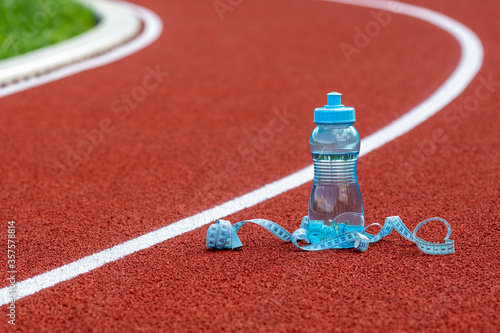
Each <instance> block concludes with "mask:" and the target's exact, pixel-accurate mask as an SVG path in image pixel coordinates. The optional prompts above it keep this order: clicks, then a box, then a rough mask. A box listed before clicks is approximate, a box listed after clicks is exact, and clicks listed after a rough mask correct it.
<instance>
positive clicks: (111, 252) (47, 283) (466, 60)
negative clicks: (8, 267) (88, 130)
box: [0, 0, 483, 305]
mask: <svg viewBox="0 0 500 333" xmlns="http://www.w3.org/2000/svg"><path fill="white" fill-rule="evenodd" d="M326 1H334V2H342V3H347V4H356V5H360V6H364V7H371V8H379V9H387V8H388V7H387V6H388V5H389V4H393V5H394V4H396V5H397V8H398V12H399V13H401V14H404V15H407V16H411V17H415V18H419V19H421V20H424V21H426V22H429V23H432V24H434V25H437V26H438V27H440V28H442V29H444V30H446V31H448V32H449V33H450V34H451V35H452V36H453V37H455V38H456V39H457V40H458V41H459V43H460V47H461V50H462V57H461V59H460V63H459V65H458V66H457V68H456V69H455V71H454V72H453V74H452V75H451V76H450V77H449V78H448V79H447V80H446V81H445V82H444V83H443V84H442V85H441V87H439V89H438V90H437V91H436V92H435V93H434V94H432V95H431V96H430V97H429V98H428V99H426V100H425V101H423V102H422V103H421V104H420V105H418V106H417V107H415V108H413V109H412V110H410V111H409V112H408V113H406V114H405V115H403V116H402V117H400V118H398V119H397V120H395V121H394V122H392V123H391V124H389V125H388V126H386V127H384V128H382V129H381V130H379V131H377V132H376V133H374V134H372V135H370V136H369V137H367V138H365V139H364V140H363V142H362V146H363V147H364V149H363V150H362V152H361V154H362V155H365V154H367V153H369V152H371V151H373V150H374V149H376V148H378V147H380V146H382V145H384V144H385V143H387V142H389V141H390V140H393V139H395V138H396V137H398V136H400V135H403V134H404V133H406V132H408V131H409V130H411V129H412V128H414V127H416V126H418V125H419V124H421V123H422V122H423V121H425V120H426V119H427V118H429V117H430V116H432V115H433V114H435V113H436V112H438V111H439V110H440V109H441V108H443V107H444V106H446V105H447V104H448V103H450V102H451V101H452V100H453V99H454V98H455V97H457V96H458V95H459V94H460V93H461V92H462V91H463V90H464V89H465V88H466V87H467V85H468V84H469V83H470V82H471V81H472V79H473V78H474V76H475V75H476V74H477V72H478V71H479V69H480V68H481V64H482V61H483V48H482V45H481V42H480V41H479V39H478V38H477V36H476V35H475V34H474V33H473V32H472V31H470V30H469V29H468V28H467V27H465V26H464V25H462V24H461V23H459V22H457V21H455V20H453V19H451V18H449V17H447V16H444V15H442V14H439V13H436V12H433V11H431V10H428V9H425V8H421V7H417V6H413V5H408V4H404V3H398V2H394V1H391V2H387V1H375V0H349V1H347V0H345V1H342V0H326ZM312 179H313V168H312V166H309V167H307V168H304V169H302V170H300V171H298V172H296V173H294V174H291V175H290V176H287V177H285V178H282V179H280V180H277V181H275V182H273V183H270V184H267V185H265V186H263V187H261V188H259V189H257V190H255V191H252V192H250V193H247V194H245V195H243V196H241V197H238V198H235V199H233V200H230V201H228V202H225V203H223V204H221V205H219V206H216V207H213V208H210V209H208V210H205V211H203V212H201V213H198V214H196V215H193V216H191V217H188V218H185V219H182V220H180V221H177V222H175V223H172V224H170V225H168V226H166V227H164V228H161V229H158V230H156V231H152V232H150V233H147V234H145V235H142V236H140V237H138V238H135V239H132V240H129V241H127V242H124V243H121V244H118V245H116V246H113V247H111V248H109V249H106V250H104V251H101V252H98V253H95V254H93V255H90V256H87V257H84V258H82V259H80V260H77V261H75V262H72V263H70V264H67V265H64V266H62V267H59V268H56V269H53V270H51V271H48V272H46V273H43V274H40V275H37V276H34V277H32V278H29V279H27V280H24V281H21V282H19V283H18V284H17V299H20V298H23V297H26V296H29V295H32V294H34V293H36V292H39V291H41V290H43V289H46V288H49V287H52V286H54V285H56V284H58V283H60V282H63V281H67V280H69V279H72V278H74V277H76V276H79V275H81V274H84V273H87V272H89V271H91V270H94V269H96V268H98V267H101V266H102V265H104V264H107V263H110V262H113V261H115V260H118V259H120V258H123V257H125V256H127V255H129V254H132V253H134V252H137V251H140V250H143V249H146V248H149V247H151V246H153V245H156V244H158V243H161V242H163V241H166V240H168V239H170V238H173V237H176V236H179V235H182V234H184V233H186V232H189V231H192V230H194V229H197V228H199V227H201V226H203V225H206V224H208V223H210V222H213V221H214V220H217V219H219V218H222V217H224V216H227V215H230V214H233V213H236V212H238V211H240V210H242V209H245V208H248V207H251V206H254V205H256V204H258V203H261V202H263V201H265V200H267V199H270V198H272V197H275V196H277V195H279V194H281V193H283V192H286V191H288V190H291V189H293V188H295V187H298V186H300V185H303V184H305V183H307V182H309V181H311V180H312ZM8 291H9V290H8V287H5V288H3V289H1V290H0V305H4V304H7V303H8V302H9V294H8Z"/></svg>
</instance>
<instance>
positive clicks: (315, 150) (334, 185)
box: [308, 92, 365, 233]
mask: <svg viewBox="0 0 500 333" xmlns="http://www.w3.org/2000/svg"><path fill="white" fill-rule="evenodd" d="M340 96H341V94H339V93H337V92H332V93H329V94H328V104H327V105H325V106H324V107H322V108H317V109H315V110H314V123H315V124H316V125H317V126H316V128H315V129H314V130H313V132H312V133H311V137H310V140H309V143H310V146H311V154H312V158H313V161H314V184H313V187H312V190H311V197H310V198H309V214H308V217H309V221H313V220H315V221H322V222H323V223H324V225H327V226H328V225H332V227H334V228H333V229H334V230H337V232H338V233H342V232H345V231H353V230H355V231H361V230H363V228H364V224H365V222H364V210H363V199H362V198H361V191H360V189H359V184H358V179H357V175H356V167H357V162H358V157H359V147H360V138H359V134H358V131H357V130H356V129H355V128H354V126H353V124H354V122H355V120H356V118H355V113H354V109H353V108H351V107H345V106H344V105H342V104H341V101H340Z"/></svg>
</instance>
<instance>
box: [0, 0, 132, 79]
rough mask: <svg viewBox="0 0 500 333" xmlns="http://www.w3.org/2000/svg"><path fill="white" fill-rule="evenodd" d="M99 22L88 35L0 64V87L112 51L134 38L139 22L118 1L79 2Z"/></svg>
mask: <svg viewBox="0 0 500 333" xmlns="http://www.w3.org/2000/svg"><path fill="white" fill-rule="evenodd" d="M79 1H80V2H82V3H83V4H84V5H86V6H88V7H89V8H90V9H91V10H92V11H93V12H94V13H95V14H96V15H97V16H98V17H99V18H100V21H99V23H98V24H97V25H96V26H95V27H94V28H92V29H90V30H89V31H86V32H84V33H82V34H80V35H77V36H75V37H73V38H70V39H68V40H66V41H63V42H60V43H57V44H54V45H50V46H47V47H44V48H41V49H37V50H34V51H31V52H28V53H25V54H22V55H19V56H17V57H14V58H9V59H6V60H2V61H0V86H4V85H8V84H11V83H14V82H17V81H21V80H23V79H27V78H29V77H33V76H36V75H39V74H42V73H46V72H49V71H51V70H53V69H56V68H59V67H61V66H64V65H67V64H70V63H73V62H76V61H79V60H82V59H85V58H88V57H91V56H93V55H96V54H99V53H102V52H105V51H107V50H109V49H111V48H113V47H116V46H118V45H120V44H122V43H124V42H125V41H127V40H129V39H131V38H132V37H134V36H136V35H137V34H138V33H139V31H140V30H141V27H142V24H141V20H140V19H139V18H138V16H137V15H136V14H135V12H134V10H133V9H132V8H131V7H130V6H126V5H124V4H122V3H121V2H118V1H105V0H79Z"/></svg>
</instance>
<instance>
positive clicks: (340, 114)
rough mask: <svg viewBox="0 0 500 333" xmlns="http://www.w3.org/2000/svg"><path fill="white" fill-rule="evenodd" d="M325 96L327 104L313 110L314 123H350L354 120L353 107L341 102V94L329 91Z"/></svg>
mask: <svg viewBox="0 0 500 333" xmlns="http://www.w3.org/2000/svg"><path fill="white" fill-rule="evenodd" d="M327 96H328V104H327V105H325V106H324V107H322V108H316V109H315V110H314V123H315V124H349V123H350V124H352V123H354V122H355V121H356V115H355V114H354V109H353V108H351V107H345V106H344V105H342V104H341V102H340V96H342V94H340V93H338V92H331V93H329V94H328V95H327Z"/></svg>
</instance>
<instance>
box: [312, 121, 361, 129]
mask: <svg viewBox="0 0 500 333" xmlns="http://www.w3.org/2000/svg"><path fill="white" fill-rule="evenodd" d="M353 124H354V123H342V124H316V126H318V127H319V128H320V129H323V130H332V129H336V128H348V127H351V126H352V125H353Z"/></svg>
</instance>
